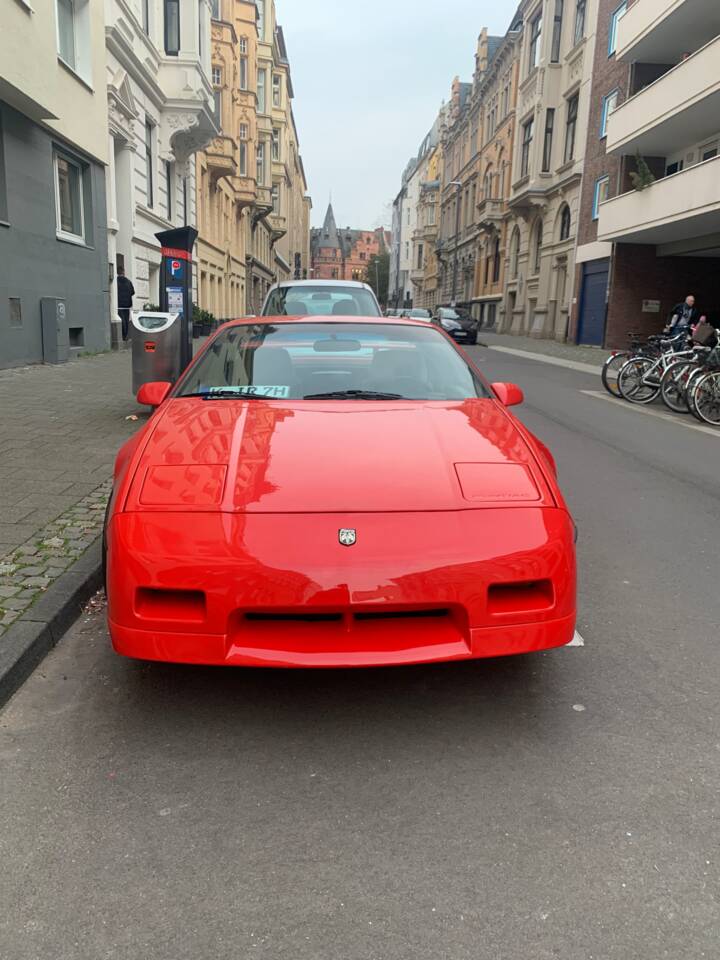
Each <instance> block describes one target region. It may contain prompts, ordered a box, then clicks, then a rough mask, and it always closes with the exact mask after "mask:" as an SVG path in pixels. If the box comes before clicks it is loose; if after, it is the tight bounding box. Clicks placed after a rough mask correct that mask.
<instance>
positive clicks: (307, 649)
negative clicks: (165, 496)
mask: <svg viewBox="0 0 720 960" xmlns="http://www.w3.org/2000/svg"><path fill="white" fill-rule="evenodd" d="M342 527H354V528H356V529H357V530H358V540H357V543H356V544H355V546H353V547H351V548H348V547H343V546H342V545H340V543H339V542H338V530H339V529H340V528H342ZM514 585H519V587H518V588H517V589H516V586H514ZM528 585H529V586H528ZM537 585H543V586H542V588H540V587H539V586H537ZM108 619H109V627H110V634H111V637H112V642H113V646H114V648H115V650H116V651H117V652H118V653H120V654H123V655H125V656H130V657H136V658H139V659H147V660H163V661H173V662H182V663H197V664H216V665H237V666H276V667H350V666H358V667H360V666H381V665H394V664H409V663H429V662H434V661H441V660H462V659H471V658H476V657H495V656H504V655H508V654H517V653H527V652H531V651H535V650H543V649H547V648H550V647H558V646H563V645H565V644H567V643H569V642H570V641H571V640H572V637H573V633H574V629H575V553H574V545H573V525H572V521H571V519H570V517H569V515H568V514H567V513H566V512H565V511H564V510H560V509H555V508H513V509H496V508H491V509H482V510H468V511H457V512H452V513H441V512H438V513H424V514H410V513H409V514H385V515H382V514H361V515H355V516H340V515H336V514H321V515H296V514H287V515H268V514H266V515H262V514H259V515H236V514H190V515H189V514H175V513H160V512H158V513H126V514H119V515H117V516H115V518H114V519H113V521H112V523H111V525H110V528H109V530H108Z"/></svg>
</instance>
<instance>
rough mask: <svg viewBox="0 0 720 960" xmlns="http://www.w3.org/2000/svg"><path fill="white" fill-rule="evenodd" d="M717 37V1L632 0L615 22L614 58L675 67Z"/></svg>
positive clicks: (719, 14)
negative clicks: (634, 1)
mask: <svg viewBox="0 0 720 960" xmlns="http://www.w3.org/2000/svg"><path fill="white" fill-rule="evenodd" d="M719 33H720V5H719V4H718V2H717V0H636V3H634V4H633V6H632V7H630V8H629V9H628V10H627V12H626V13H625V14H624V16H622V17H621V18H620V20H619V21H618V34H617V49H616V56H617V58H618V59H619V60H620V59H621V60H628V61H630V60H635V61H638V62H640V63H668V64H669V63H678V62H679V61H680V60H681V59H682V57H683V55H684V54H686V53H691V52H692V51H693V50H698V49H699V48H700V47H702V46H704V45H705V44H706V43H707V40H708V37H716V36H717V35H718V34H719Z"/></svg>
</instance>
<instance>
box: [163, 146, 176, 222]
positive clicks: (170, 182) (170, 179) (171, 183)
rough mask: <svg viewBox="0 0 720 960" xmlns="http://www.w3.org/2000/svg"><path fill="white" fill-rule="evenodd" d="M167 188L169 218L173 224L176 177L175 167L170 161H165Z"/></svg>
mask: <svg viewBox="0 0 720 960" xmlns="http://www.w3.org/2000/svg"><path fill="white" fill-rule="evenodd" d="M165 188H166V189H167V218H168V220H170V222H172V218H173V191H174V190H175V176H174V171H173V165H172V163H170V161H169V160H166V161H165Z"/></svg>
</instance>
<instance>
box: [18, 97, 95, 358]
mask: <svg viewBox="0 0 720 960" xmlns="http://www.w3.org/2000/svg"><path fill="white" fill-rule="evenodd" d="M54 143H55V144H57V145H59V146H62V147H63V148H64V149H66V150H67V151H68V152H69V153H70V154H71V155H74V156H76V157H78V158H79V159H81V160H83V162H86V163H87V166H88V169H87V175H86V191H85V204H86V225H87V246H81V245H78V244H74V243H68V242H66V241H62V240H58V238H57V236H56V218H55V185H54V172H53V144H54ZM0 149H2V150H3V159H4V171H5V181H6V196H7V213H6V214H5V215H3V216H0V221H2V222H0V368H5V367H13V366H21V365H23V364H29V363H42V361H43V345H42V332H41V320H40V299H41V297H61V298H64V299H65V301H66V314H67V325H68V327H70V328H74V329H75V330H78V328H79V329H81V330H82V333H81V335H80V338H81V340H82V343H81V344H78V346H77V348H76V350H77V351H78V352H82V351H98V350H106V349H108V347H109V346H110V325H109V315H110V304H109V277H108V259H107V213H106V208H105V169H104V167H103V166H101V165H100V164H98V163H95V162H92V161H91V160H89V158H87V157H83V156H82V154H79V153H78V151H77V150H73V149H72V148H71V147H69V146H68V145H65V144H63V143H62V140H60V139H59V138H57V137H54V136H53V135H52V134H51V133H50V132H48V131H46V130H44V129H43V128H42V127H40V126H38V125H37V124H36V123H33V122H32V121H31V120H29V119H28V118H27V117H25V116H24V115H23V114H21V113H18V112H17V111H15V110H14V109H12V108H11V107H9V106H8V105H7V104H5V103H3V102H2V101H0ZM0 189H1V185H0ZM88 203H89V205H90V207H91V210H90V212H89V213H88V212H87V205H88ZM10 298H19V299H20V303H21V321H20V323H19V324H18V323H17V317H16V316H15V322H13V323H12V325H11V316H10V314H11V311H10V302H9V301H10Z"/></svg>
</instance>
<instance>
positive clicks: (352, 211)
mask: <svg viewBox="0 0 720 960" xmlns="http://www.w3.org/2000/svg"><path fill="white" fill-rule="evenodd" d="M276 2H277V11H278V23H280V24H281V25H282V27H283V29H284V31H285V40H286V42H287V46H288V54H289V57H290V65H291V68H292V77H293V85H294V88H295V102H294V111H295V119H296V121H297V125H298V133H299V136H300V149H301V152H302V155H303V160H304V163H305V171H306V173H307V176H308V180H309V189H310V193H311V195H312V199H313V224H314V225H316V226H319V225H320V224H321V223H322V220H323V218H324V216H325V210H326V208H327V204H328V198H329V196H330V193H331V192H332V201H333V208H334V210H335V215H336V217H337V219H338V226H342V227H347V226H350V227H356V228H360V227H362V228H372V227H375V226H379V225H380V223H384V225H385V226H387V227H389V226H390V214H389V212H388V204H389V203H390V202H391V201H392V200H393V198H394V197H395V195H396V194H397V192H398V191H399V189H400V175H401V173H402V171H403V169H404V167H405V164H406V163H407V161H408V160H409V159H410V157H411V156H413V155H414V154H415V152H416V150H417V148H418V146H419V144H420V142H421V141H422V139H423V137H424V136H425V134H426V133H427V132H428V130H429V129H430V127H431V126H432V123H433V121H434V119H435V117H436V115H437V111H438V108H439V107H440V104H441V103H442V101H443V99H445V100H447V99H448V98H449V94H450V84H451V83H452V79H453V77H454V76H455V75H456V74H457V75H459V76H460V79H461V80H470V79H471V78H472V71H473V63H474V60H473V57H474V54H475V48H476V44H477V36H478V34H479V33H480V30H481V29H482V27H484V26H486V27H487V28H488V30H489V31H490V33H494V34H504V33H505V31H506V30H507V28H508V26H509V25H510V19H511V17H512V15H513V13H514V12H515V10H516V9H517V6H518V0H442V2H440V3H438V2H431V0H365V2H364V3H362V4H359V3H357V2H356V0H276Z"/></svg>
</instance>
